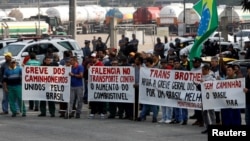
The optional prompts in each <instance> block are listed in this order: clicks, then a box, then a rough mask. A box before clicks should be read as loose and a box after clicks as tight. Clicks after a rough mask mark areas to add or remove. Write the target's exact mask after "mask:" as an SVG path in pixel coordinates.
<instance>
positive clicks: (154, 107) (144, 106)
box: [140, 104, 158, 119]
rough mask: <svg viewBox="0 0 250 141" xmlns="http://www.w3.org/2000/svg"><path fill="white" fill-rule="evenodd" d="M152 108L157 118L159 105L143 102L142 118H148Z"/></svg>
mask: <svg viewBox="0 0 250 141" xmlns="http://www.w3.org/2000/svg"><path fill="white" fill-rule="evenodd" d="M150 109H151V110H152V112H153V118H155V119H156V118H157V116H158V109H157V106H155V105H147V104H143V107H142V111H141V114H140V118H146V115H147V111H149V110H150Z"/></svg>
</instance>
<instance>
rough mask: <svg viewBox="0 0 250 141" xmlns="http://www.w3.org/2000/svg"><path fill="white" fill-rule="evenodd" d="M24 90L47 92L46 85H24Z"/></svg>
mask: <svg viewBox="0 0 250 141" xmlns="http://www.w3.org/2000/svg"><path fill="white" fill-rule="evenodd" d="M24 89H25V90H39V91H44V90H45V84H28V83H25V84H24Z"/></svg>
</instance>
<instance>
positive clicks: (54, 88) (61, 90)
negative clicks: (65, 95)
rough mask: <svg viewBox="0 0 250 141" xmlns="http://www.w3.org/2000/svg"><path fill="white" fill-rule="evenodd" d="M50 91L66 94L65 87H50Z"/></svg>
mask: <svg viewBox="0 0 250 141" xmlns="http://www.w3.org/2000/svg"><path fill="white" fill-rule="evenodd" d="M50 90H51V91H56V92H64V85H61V86H59V85H50Z"/></svg>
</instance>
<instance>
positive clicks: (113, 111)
mask: <svg viewBox="0 0 250 141" xmlns="http://www.w3.org/2000/svg"><path fill="white" fill-rule="evenodd" d="M116 112H117V103H116V102H109V113H110V115H109V116H110V117H115V116H116Z"/></svg>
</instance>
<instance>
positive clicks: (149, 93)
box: [146, 88, 155, 97]
mask: <svg viewBox="0 0 250 141" xmlns="http://www.w3.org/2000/svg"><path fill="white" fill-rule="evenodd" d="M146 95H147V96H150V97H155V90H154V89H150V88H146Z"/></svg>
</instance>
